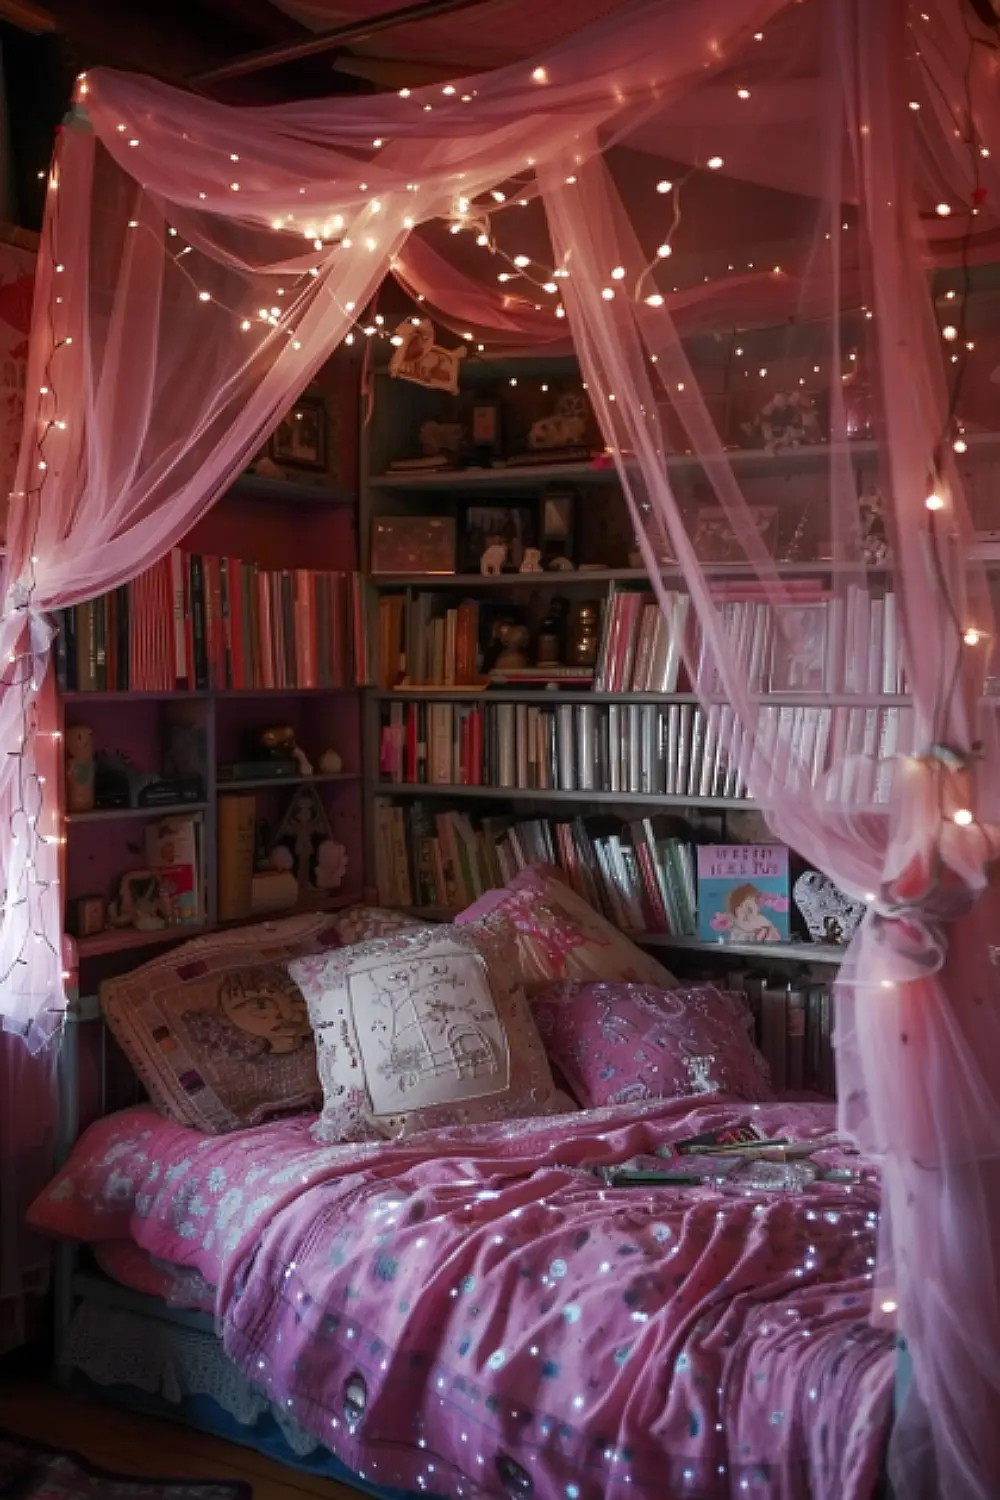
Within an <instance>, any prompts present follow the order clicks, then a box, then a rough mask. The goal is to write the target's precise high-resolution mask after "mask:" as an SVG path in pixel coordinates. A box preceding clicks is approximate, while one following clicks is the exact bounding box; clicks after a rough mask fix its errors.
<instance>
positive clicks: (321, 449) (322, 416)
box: [270, 395, 328, 470]
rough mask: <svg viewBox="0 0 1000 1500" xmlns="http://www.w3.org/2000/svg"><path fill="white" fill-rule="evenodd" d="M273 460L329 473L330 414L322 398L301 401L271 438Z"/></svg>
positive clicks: (307, 397)
mask: <svg viewBox="0 0 1000 1500" xmlns="http://www.w3.org/2000/svg"><path fill="white" fill-rule="evenodd" d="M270 456H271V458H272V459H273V460H274V462H275V463H276V464H290V465H291V466H292V467H293V468H297V469H316V470H326V468H327V461H328V453H327V412H326V402H325V401H324V400H323V397H322V396H320V395H306V396H300V397H299V399H298V401H296V403H295V405H294V406H293V407H292V409H291V411H290V412H289V413H288V415H287V416H286V417H284V418H283V419H282V421H281V422H280V424H279V425H278V427H277V429H276V430H275V432H274V435H273V436H272V438H271V454H270Z"/></svg>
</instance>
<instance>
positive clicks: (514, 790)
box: [375, 781, 756, 812]
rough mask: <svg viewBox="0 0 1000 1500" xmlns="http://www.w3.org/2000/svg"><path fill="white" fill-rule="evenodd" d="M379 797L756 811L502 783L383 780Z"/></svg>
mask: <svg viewBox="0 0 1000 1500" xmlns="http://www.w3.org/2000/svg"><path fill="white" fill-rule="evenodd" d="M375 795H376V796H377V797H448V798H453V797H460V798H462V799H463V800H465V799H468V798H484V799H485V798H488V799H490V800H491V801H501V802H571V803H581V802H602V803H608V804H609V805H611V806H614V805H616V804H617V805H619V806H639V807H655V808H660V807H704V808H711V809H716V810H720V811H721V810H722V809H723V808H741V809H743V810H744V811H747V812H754V811H756V803H754V802H750V801H748V800H747V798H745V797H673V796H666V795H665V794H664V793H663V792H560V791H553V790H551V789H548V788H542V787H539V788H538V789H537V790H535V789H533V788H530V787H500V786H451V785H448V786H441V785H438V784H436V783H429V782H416V783H413V782H403V783H400V784H396V783H393V782H382V781H380V782H379V783H378V784H377V786H376V788H375Z"/></svg>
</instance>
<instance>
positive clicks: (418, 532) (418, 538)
mask: <svg viewBox="0 0 1000 1500" xmlns="http://www.w3.org/2000/svg"><path fill="white" fill-rule="evenodd" d="M371 571H372V573H373V574H375V575H377V576H385V575H386V574H394V573H418V574H426V575H427V576H432V575H434V574H441V573H454V571H455V521H454V518H453V517H452V516H380V517H378V518H377V519H376V520H375V521H374V522H373V523H372V555H371Z"/></svg>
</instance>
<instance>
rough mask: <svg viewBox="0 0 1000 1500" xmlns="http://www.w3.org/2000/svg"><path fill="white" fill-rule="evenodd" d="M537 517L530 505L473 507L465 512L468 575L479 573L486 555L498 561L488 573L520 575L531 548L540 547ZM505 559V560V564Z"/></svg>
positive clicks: (469, 507) (465, 560)
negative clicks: (500, 572)
mask: <svg viewBox="0 0 1000 1500" xmlns="http://www.w3.org/2000/svg"><path fill="white" fill-rule="evenodd" d="M537 545H538V544H537V542H536V540H535V514H534V510H533V509H532V507H530V506H527V505H470V506H468V508H467V509H466V512H465V537H464V545H463V548H462V561H463V566H464V569H465V571H466V572H468V573H478V572H479V571H480V565H481V561H482V558H483V556H484V554H486V553H487V552H489V554H490V556H491V557H496V558H497V559H498V566H497V567H496V568H495V569H493V568H492V567H491V568H489V569H488V571H497V572H499V571H501V569H502V570H503V571H507V572H514V573H516V572H517V570H518V569H519V568H520V566H521V564H522V562H524V556H525V552H526V550H527V549H528V548H529V547H536V546H537ZM501 558H502V561H501Z"/></svg>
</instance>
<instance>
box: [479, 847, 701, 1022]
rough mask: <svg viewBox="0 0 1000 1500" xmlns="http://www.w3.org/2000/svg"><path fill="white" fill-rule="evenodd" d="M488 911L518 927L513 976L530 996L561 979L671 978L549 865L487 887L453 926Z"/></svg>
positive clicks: (664, 983) (665, 985) (666, 985)
mask: <svg viewBox="0 0 1000 1500" xmlns="http://www.w3.org/2000/svg"><path fill="white" fill-rule="evenodd" d="M490 916H501V917H506V918H507V919H508V921H509V922H511V923H512V924H513V926H514V928H515V929H516V931H517V963H518V978H519V980H520V982H521V984H522V986H523V987H524V989H525V991H526V992H527V993H528V994H529V995H530V994H532V993H536V992H537V991H538V990H539V989H540V988H542V987H544V986H545V985H547V984H552V983H554V982H555V981H556V980H560V979H580V980H588V979H616V980H629V981H633V982H635V983H637V984H651V985H658V986H659V987H660V988H661V989H670V988H671V987H672V986H673V984H674V983H675V980H674V978H673V976H672V975H671V974H670V973H668V971H667V970H666V969H665V968H664V967H663V965H662V964H659V963H657V961H656V959H655V958H651V957H650V956H649V954H648V953H644V952H643V951H642V949H641V948H637V947H636V945H635V943H633V942H630V940H629V939H628V938H627V937H626V936H625V934H624V933H623V932H619V931H618V929H617V927H612V925H611V923H610V922H608V921H605V919H604V917H602V916H601V914H600V912H596V911H595V910H594V908H593V907H592V906H591V905H590V904H589V902H587V901H584V899H583V897H582V896H578V895H577V894H576V892H575V891H574V890H572V889H571V888H570V887H569V886H568V885H567V884H566V882H565V880H564V879H563V878H562V875H561V874H560V873H559V872H558V871H556V870H553V869H551V868H550V867H548V866H545V865H531V866H529V868H528V869H526V870H522V871H521V872H520V874H518V875H515V877H514V879H513V880H511V881H510V882H509V883H508V884H507V885H505V886H504V887H503V888H502V889H501V890H496V891H487V892H486V894H485V895H484V896H481V897H480V898H479V900H478V901H476V902H475V903H474V904H473V905H472V906H470V907H468V908H467V909H466V910H465V911H463V912H462V913H461V915H460V916H457V917H456V918H455V925H456V926H458V927H463V926H465V925H466V924H467V923H469V922H478V921H481V920H482V919H483V918H484V917H490Z"/></svg>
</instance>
